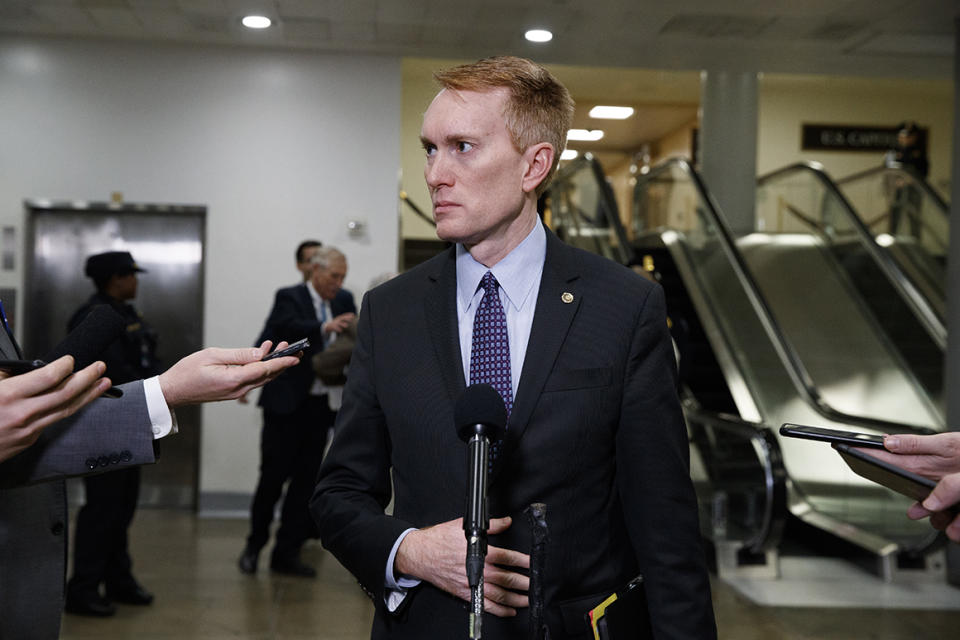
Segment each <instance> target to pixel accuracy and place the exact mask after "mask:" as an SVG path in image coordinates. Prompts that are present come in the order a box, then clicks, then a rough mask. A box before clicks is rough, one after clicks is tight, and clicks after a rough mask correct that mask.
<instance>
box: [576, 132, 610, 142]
mask: <svg viewBox="0 0 960 640" xmlns="http://www.w3.org/2000/svg"><path fill="white" fill-rule="evenodd" d="M602 137H603V130H602V129H570V130H569V131H567V140H585V141H587V142H596V141H597V140H599V139H600V138H602Z"/></svg>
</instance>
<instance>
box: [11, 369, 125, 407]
mask: <svg viewBox="0 0 960 640" xmlns="http://www.w3.org/2000/svg"><path fill="white" fill-rule="evenodd" d="M45 366H47V363H46V362H44V361H43V360H0V371H2V372H3V373H5V374H7V375H8V376H10V377H13V376H19V375H20V374H22V373H27V372H29V371H33V370H35V369H39V368H40V367H45ZM122 396H123V390H122V389H119V388H117V387H110V388H109V389H107V390H106V391H104V392H103V397H104V398H120V397H122Z"/></svg>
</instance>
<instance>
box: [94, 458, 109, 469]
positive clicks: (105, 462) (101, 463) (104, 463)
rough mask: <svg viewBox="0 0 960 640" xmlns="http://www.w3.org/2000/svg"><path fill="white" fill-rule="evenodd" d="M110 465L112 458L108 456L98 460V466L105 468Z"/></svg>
mask: <svg viewBox="0 0 960 640" xmlns="http://www.w3.org/2000/svg"><path fill="white" fill-rule="evenodd" d="M108 464H110V458H108V457H107V456H100V457H99V458H97V465H99V466H101V467H105V466H107V465H108Z"/></svg>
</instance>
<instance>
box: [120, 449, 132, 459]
mask: <svg viewBox="0 0 960 640" xmlns="http://www.w3.org/2000/svg"><path fill="white" fill-rule="evenodd" d="M120 459H121V460H123V461H124V462H130V461H131V460H133V454H132V453H130V452H129V451H127V450H126V449H124V450H123V451H121V452H120Z"/></svg>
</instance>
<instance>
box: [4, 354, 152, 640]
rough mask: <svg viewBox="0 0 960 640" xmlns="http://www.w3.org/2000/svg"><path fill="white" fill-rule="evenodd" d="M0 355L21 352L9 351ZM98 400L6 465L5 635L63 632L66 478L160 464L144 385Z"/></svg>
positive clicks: (45, 636)
mask: <svg viewBox="0 0 960 640" xmlns="http://www.w3.org/2000/svg"><path fill="white" fill-rule="evenodd" d="M0 357H3V358H6V357H16V356H15V355H9V354H6V353H3V354H2V355H0ZM120 388H121V389H123V391H124V393H123V397H122V398H117V399H111V398H105V399H101V400H96V401H94V402H93V403H92V404H90V405H89V406H88V407H86V408H85V409H83V410H82V411H80V412H78V413H76V414H74V415H73V416H71V417H70V418H67V419H66V420H62V421H60V422H58V423H56V424H54V425H51V426H50V427H48V428H47V429H46V430H45V431H44V432H43V434H42V435H41V436H40V439H39V440H38V441H37V442H36V443H35V444H34V445H33V446H32V447H30V448H29V449H27V450H25V451H23V452H22V453H20V454H18V455H16V456H14V457H13V458H10V459H9V460H6V461H5V462H3V463H0V638H2V639H3V640H6V639H7V638H10V639H14V638H16V639H17V640H34V639H35V640H51V639H53V638H56V637H58V636H59V633H60V616H61V614H62V612H63V586H64V583H63V579H64V575H65V571H66V562H65V561H66V557H67V547H66V545H67V500H66V490H65V488H64V481H63V478H65V477H69V476H78V475H86V474H91V473H98V472H101V471H110V470H113V469H120V468H123V467H129V466H133V465H140V464H145V463H150V462H154V461H155V455H154V448H153V434H152V432H151V429H150V426H151V425H150V416H149V414H148V413H147V404H146V400H145V399H144V395H143V383H142V382H131V383H129V384H126V385H121V386H120Z"/></svg>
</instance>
